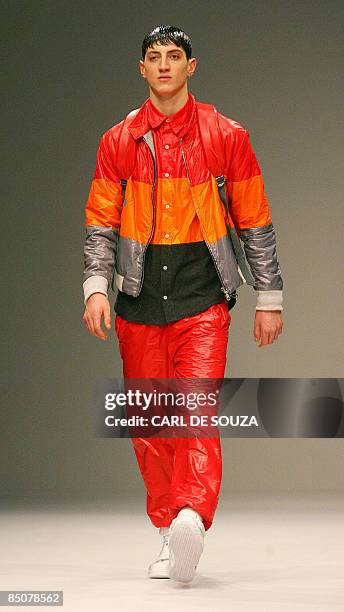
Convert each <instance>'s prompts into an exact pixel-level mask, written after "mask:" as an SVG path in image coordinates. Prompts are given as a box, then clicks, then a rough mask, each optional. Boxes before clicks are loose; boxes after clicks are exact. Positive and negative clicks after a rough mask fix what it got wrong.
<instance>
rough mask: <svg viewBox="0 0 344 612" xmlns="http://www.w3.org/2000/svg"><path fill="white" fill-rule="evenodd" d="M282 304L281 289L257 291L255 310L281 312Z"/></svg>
mask: <svg viewBox="0 0 344 612" xmlns="http://www.w3.org/2000/svg"><path fill="white" fill-rule="evenodd" d="M282 302H283V291H282V289H273V290H271V291H258V295H257V306H256V310H283V306H282Z"/></svg>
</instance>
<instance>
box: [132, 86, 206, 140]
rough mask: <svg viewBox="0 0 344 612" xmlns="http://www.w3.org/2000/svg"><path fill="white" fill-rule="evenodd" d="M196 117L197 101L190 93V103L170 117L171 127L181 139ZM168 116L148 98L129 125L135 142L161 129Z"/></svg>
mask: <svg viewBox="0 0 344 612" xmlns="http://www.w3.org/2000/svg"><path fill="white" fill-rule="evenodd" d="M195 117H196V100H195V98H194V96H193V95H192V93H190V92H188V101H187V102H186V103H185V105H184V106H183V107H182V108H181V109H179V111H177V112H176V113H174V114H173V115H170V117H168V119H169V120H170V123H171V127H172V129H173V130H174V132H175V133H177V134H178V136H180V137H181V138H183V136H185V134H186V133H187V132H188V131H189V129H190V127H191V126H192V124H193V123H194V121H195ZM166 119H167V117H166V115H163V114H162V113H161V112H160V111H158V109H157V108H156V107H155V106H154V105H153V104H152V102H151V100H150V98H148V99H147V100H146V101H145V102H144V103H143V104H142V106H141V108H140V109H139V111H138V112H137V114H136V115H135V117H134V119H133V120H132V121H131V122H130V124H129V125H128V130H129V131H130V133H131V135H132V136H133V138H134V139H135V140H137V139H138V138H142V136H144V135H145V134H147V132H149V130H150V129H151V128H157V127H159V126H160V125H161V124H162V123H163V122H164V121H166Z"/></svg>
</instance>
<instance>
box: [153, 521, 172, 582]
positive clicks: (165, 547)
mask: <svg viewBox="0 0 344 612" xmlns="http://www.w3.org/2000/svg"><path fill="white" fill-rule="evenodd" d="M169 531H170V528H169V527H160V529H159V533H160V535H161V536H162V548H161V551H160V553H159V555H158V557H157V558H156V560H155V561H153V563H151V564H150V566H149V568H148V576H149V578H169V577H170V568H169V557H170V551H169V542H168V540H169Z"/></svg>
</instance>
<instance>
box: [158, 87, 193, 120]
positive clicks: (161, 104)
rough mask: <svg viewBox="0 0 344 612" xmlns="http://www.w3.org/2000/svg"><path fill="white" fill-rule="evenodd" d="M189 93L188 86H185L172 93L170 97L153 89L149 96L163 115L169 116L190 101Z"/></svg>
mask: <svg viewBox="0 0 344 612" xmlns="http://www.w3.org/2000/svg"><path fill="white" fill-rule="evenodd" d="M188 95H189V94H188V90H187V87H185V88H183V89H182V90H181V91H178V92H177V93H175V94H173V95H171V96H170V97H169V98H165V97H164V98H162V97H161V96H157V95H156V93H154V91H153V90H152V89H151V90H150V94H149V97H150V100H151V102H152V104H154V106H155V108H157V109H158V110H159V111H160V112H161V113H162V114H163V115H167V116H169V115H173V114H174V113H176V112H177V111H179V110H180V109H181V108H183V106H184V105H185V104H186V103H187V101H188Z"/></svg>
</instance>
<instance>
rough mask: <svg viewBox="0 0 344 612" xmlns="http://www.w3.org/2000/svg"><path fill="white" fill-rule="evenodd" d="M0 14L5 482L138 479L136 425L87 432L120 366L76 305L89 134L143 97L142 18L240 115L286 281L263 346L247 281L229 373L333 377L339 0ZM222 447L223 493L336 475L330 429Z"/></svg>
mask: <svg viewBox="0 0 344 612" xmlns="http://www.w3.org/2000/svg"><path fill="white" fill-rule="evenodd" d="M2 17H3V19H2V24H3V26H2V27H3V31H2V42H3V45H4V50H5V55H6V59H7V62H6V67H5V72H6V75H5V76H6V80H5V93H6V96H5V104H4V108H3V113H2V116H3V119H4V126H3V129H4V134H5V146H4V155H3V160H2V170H3V180H2V187H3V198H2V202H3V206H2V210H3V219H2V228H3V230H2V247H3V256H2V259H3V261H4V263H5V265H4V271H5V273H6V274H5V276H4V281H3V287H2V299H3V321H4V322H5V329H4V334H3V337H4V343H3V363H2V371H3V382H2V386H1V390H2V393H1V397H2V401H3V408H2V412H1V415H2V419H1V431H2V442H1V479H2V485H1V490H2V496H3V498H6V499H7V500H10V499H14V500H18V499H24V498H26V499H34V498H35V499H38V500H42V501H43V500H48V499H51V498H54V499H55V498H56V499H62V498H65V497H72V498H73V499H84V498H87V499H89V498H90V497H92V496H95V497H96V498H97V499H100V498H102V497H107V496H114V497H115V496H118V495H119V494H120V492H121V491H122V490H126V491H128V490H131V491H132V492H136V491H138V492H140V494H142V491H143V485H142V482H141V478H140V476H139V474H138V473H137V469H136V463H135V459H134V456H133V452H132V449H131V446H130V441H128V440H121V441H115V440H113V441H111V440H97V439H95V437H94V434H93V420H92V410H93V390H94V384H95V381H96V380H97V379H99V378H102V377H111V376H120V375H121V363H120V358H119V352H118V346H117V340H116V338H115V334H114V332H112V333H111V334H110V335H109V339H108V341H107V342H102V341H100V340H98V339H96V338H95V337H93V336H91V335H88V333H87V332H86V330H85V328H84V325H83V322H82V314H83V300H82V287H81V284H82V266H83V257H82V248H83V241H84V206H85V202H86V199H87V195H88V190H89V187H90V183H91V180H92V175H93V171H94V165H95V155H96V148H97V145H98V141H99V138H100V136H101V134H102V133H103V132H104V131H105V130H106V129H108V128H109V127H110V126H111V125H113V124H114V123H116V122H118V121H120V120H121V119H122V117H123V116H124V114H125V113H126V112H127V111H128V110H130V109H132V108H135V107H137V106H139V105H141V104H142V102H143V101H144V100H145V99H146V98H147V97H148V91H147V89H146V82H145V81H143V79H141V77H140V76H139V70H138V60H139V58H140V46H141V41H142V38H143V36H144V34H145V33H146V32H147V31H149V30H150V29H151V28H153V27H154V26H155V25H157V24H160V23H165V24H166V23H167V24H168V23H170V24H174V25H178V26H180V27H182V28H183V29H185V31H186V32H188V33H189V35H190V36H191V38H192V40H193V45H194V55H195V56H196V57H197V58H198V60H199V64H198V68H197V72H196V75H195V76H194V77H193V79H192V80H191V81H190V89H191V91H192V93H193V94H194V95H195V97H196V98H197V99H199V100H202V101H204V102H213V103H214V104H215V105H216V106H217V108H218V110H219V111H220V112H222V113H223V114H225V115H227V116H229V117H232V118H233V119H235V120H237V121H239V122H240V123H242V124H243V125H244V126H245V127H246V128H247V129H248V130H249V132H250V135H251V142H252V144H253V146H254V149H255V151H256V154H257V157H258V160H259V163H260V166H261V169H262V172H263V175H264V179H265V188H266V193H267V195H268V198H269V200H270V204H271V210H272V219H273V222H274V225H275V227H276V230H277V239H278V252H279V259H280V262H281V266H282V269H283V276H284V281H285V311H284V322H285V331H284V334H283V335H282V337H281V338H280V339H279V340H278V342H277V343H276V344H274V345H273V346H270V347H268V348H265V349H258V348H257V346H256V345H255V343H254V341H253V317H254V305H255V296H254V294H253V292H251V291H250V290H249V289H248V288H242V289H241V291H240V300H239V305H238V306H237V307H236V308H235V310H234V311H232V325H231V331H230V343H229V350H228V366H227V372H226V374H227V376H233V377H264V376H268V377H342V376H343V331H342V330H343V328H344V317H343V313H344V309H343V267H342V261H343V251H342V234H343V231H342V227H343V195H342V194H343V193H344V184H343V176H344V173H343V79H342V74H343V51H344V48H343V47H344V45H343V36H342V23H343V17H344V5H343V3H342V2H341V1H339V0H338V1H334V0H331V1H328V2H326V3H324V2H316V1H314V0H311V1H296V0H295V1H289V2H284V1H281V2H279V1H278V0H276V1H271V2H264V1H262V2H256V1H247V0H244V1H243V0H240V1H236V2H234V1H229V2H225V1H217V2H212V3H209V2H208V1H205V0H200V1H198V2H188V3H185V2H183V1H181V0H175V1H174V2H173V3H172V5H170V4H168V5H166V6H165V5H164V4H157V3H156V2H151V1H149V0H148V1H145V2H139V3H137V2H133V1H132V0H129V1H128V0H126V1H125V2H124V1H122V0H121V1H118V2H99V1H97V2H95V1H94V2H93V1H90V2H87V1H85V2H82V1H80V0H74V1H73V2H69V1H60V2H58V3H54V2H52V1H51V2H47V1H37V0H36V1H30V2H29V1H22V2H19V1H14V2H3V3H2ZM112 302H113V298H112ZM223 457H224V480H223V491H224V492H226V491H227V492H230V493H232V492H233V491H235V490H238V489H240V490H246V489H252V488H255V489H267V490H271V491H277V490H286V489H287V490H288V491H293V490H295V491H296V490H310V489H311V490H320V489H336V490H343V485H344V482H343V472H342V470H338V469H337V466H338V464H341V462H342V460H343V444H342V441H341V440H245V439H241V440H240V439H239V440H228V439H227V440H224V441H223ZM286 466H288V467H286ZM300 466H302V467H301V468H300Z"/></svg>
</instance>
